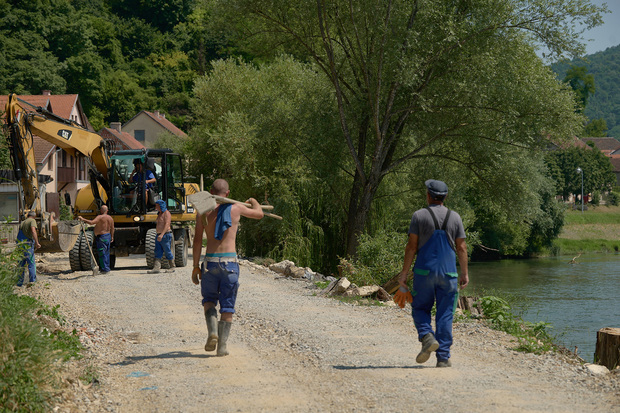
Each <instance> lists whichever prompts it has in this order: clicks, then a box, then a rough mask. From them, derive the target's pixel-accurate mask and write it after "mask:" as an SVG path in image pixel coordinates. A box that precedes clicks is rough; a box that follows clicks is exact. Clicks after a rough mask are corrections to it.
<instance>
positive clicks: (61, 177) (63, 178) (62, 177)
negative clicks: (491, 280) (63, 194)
mask: <svg viewBox="0 0 620 413" xmlns="http://www.w3.org/2000/svg"><path fill="white" fill-rule="evenodd" d="M56 179H57V181H58V182H75V168H67V167H60V166H59V167H58V170H57V171H56Z"/></svg>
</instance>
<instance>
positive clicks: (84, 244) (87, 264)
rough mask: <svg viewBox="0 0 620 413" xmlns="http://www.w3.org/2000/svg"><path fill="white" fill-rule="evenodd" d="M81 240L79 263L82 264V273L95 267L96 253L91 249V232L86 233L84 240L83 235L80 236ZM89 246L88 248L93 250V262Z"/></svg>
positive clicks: (92, 235)
mask: <svg viewBox="0 0 620 413" xmlns="http://www.w3.org/2000/svg"><path fill="white" fill-rule="evenodd" d="M81 238H82V240H81V242H80V263H81V264H82V271H88V270H90V269H92V268H93V267H94V266H95V265H97V253H96V251H95V247H93V239H94V238H95V234H93V232H92V231H87V232H86V238H84V233H82V236H81ZM89 244H90V248H91V249H92V250H93V254H94V255H95V260H94V261H93V254H91V253H90V249H89V248H88V245H89Z"/></svg>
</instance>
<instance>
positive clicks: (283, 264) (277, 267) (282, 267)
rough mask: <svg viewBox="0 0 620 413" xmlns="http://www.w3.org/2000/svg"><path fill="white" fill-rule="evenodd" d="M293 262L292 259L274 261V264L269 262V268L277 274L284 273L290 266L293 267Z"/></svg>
mask: <svg viewBox="0 0 620 413" xmlns="http://www.w3.org/2000/svg"><path fill="white" fill-rule="evenodd" d="M294 266H295V263H294V262H293V261H289V260H284V261H280V262H276V263H275V264H271V265H270V266H269V269H270V270H271V271H273V272H276V273H278V274H286V272H287V271H288V269H289V268H290V267H294Z"/></svg>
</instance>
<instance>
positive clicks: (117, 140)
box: [99, 122, 144, 151]
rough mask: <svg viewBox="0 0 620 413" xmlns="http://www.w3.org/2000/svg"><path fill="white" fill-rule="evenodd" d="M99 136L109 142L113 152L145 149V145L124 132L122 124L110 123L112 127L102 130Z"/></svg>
mask: <svg viewBox="0 0 620 413" xmlns="http://www.w3.org/2000/svg"><path fill="white" fill-rule="evenodd" d="M99 135H101V137H102V138H104V139H106V140H107V141H108V142H109V144H110V149H111V150H112V151H120V150H125V149H144V145H142V144H141V143H140V142H138V141H137V140H135V139H134V137H133V136H131V135H130V134H128V133H127V132H123V131H122V127H121V123H120V122H110V127H109V128H103V129H101V130H100V131H99Z"/></svg>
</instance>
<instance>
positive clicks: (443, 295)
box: [411, 273, 459, 360]
mask: <svg viewBox="0 0 620 413" xmlns="http://www.w3.org/2000/svg"><path fill="white" fill-rule="evenodd" d="M413 291H414V294H415V296H414V297H413V302H412V303H411V315H412V316H413V322H414V324H415V328H416V329H417V330H418V338H419V339H420V340H421V339H422V337H424V336H425V335H427V334H428V333H433V335H434V336H435V338H436V339H437V341H438V342H439V349H438V350H437V359H439V360H447V359H449V358H450V346H452V319H453V317H454V309H455V307H456V301H457V299H458V294H459V293H458V278H457V277H453V276H451V275H447V274H438V273H429V274H427V275H420V274H415V275H414V277H413ZM435 302H436V303H437V313H436V315H435V331H433V328H432V326H431V310H432V308H433V304H434V303H435Z"/></svg>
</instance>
